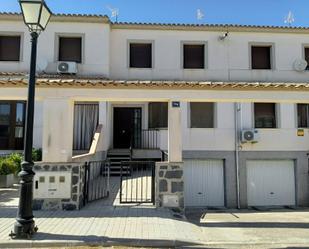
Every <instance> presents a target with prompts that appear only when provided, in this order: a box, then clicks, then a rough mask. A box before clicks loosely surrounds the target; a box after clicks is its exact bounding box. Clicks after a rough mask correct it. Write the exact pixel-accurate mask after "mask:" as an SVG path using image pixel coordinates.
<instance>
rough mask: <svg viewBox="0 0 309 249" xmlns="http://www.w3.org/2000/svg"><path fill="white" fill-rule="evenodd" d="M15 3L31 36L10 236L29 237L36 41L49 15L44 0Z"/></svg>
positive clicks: (26, 0)
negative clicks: (20, 158) (21, 157)
mask: <svg viewBox="0 0 309 249" xmlns="http://www.w3.org/2000/svg"><path fill="white" fill-rule="evenodd" d="M19 4H20V7H21V10H22V14H23V19H24V22H25V24H26V25H27V26H28V28H29V31H30V34H31V62H30V75H29V84H28V100H27V112H26V127H25V141H24V161H23V162H22V163H21V172H20V173H19V177H20V196H19V206H18V212H17V217H16V222H15V224H14V228H13V231H12V232H11V234H10V236H11V237H12V238H30V237H31V236H32V235H33V234H34V233H35V232H36V231H37V227H36V226H35V223H34V220H33V212H32V201H33V177H34V172H33V170H32V169H33V165H34V164H33V161H32V146H33V117H34V97H35V77H36V57H37V41H38V37H39V35H40V33H41V32H42V31H44V30H45V28H46V26H47V24H48V22H49V20H50V17H51V15H52V13H51V11H50V10H49V8H48V7H47V5H46V3H45V1H44V0H19Z"/></svg>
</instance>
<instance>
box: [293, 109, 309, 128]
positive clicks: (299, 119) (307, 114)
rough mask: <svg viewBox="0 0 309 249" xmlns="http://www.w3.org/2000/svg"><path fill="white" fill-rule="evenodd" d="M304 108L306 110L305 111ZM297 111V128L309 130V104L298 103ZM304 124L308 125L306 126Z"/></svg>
mask: <svg viewBox="0 0 309 249" xmlns="http://www.w3.org/2000/svg"><path fill="white" fill-rule="evenodd" d="M302 108H304V110H303V109H302ZM301 109H302V110H301ZM296 111H297V128H305V129H307V128H309V104H302V103H298V104H297V105H296ZM303 115H305V117H303ZM303 119H304V120H303ZM304 123H306V124H305V125H304Z"/></svg>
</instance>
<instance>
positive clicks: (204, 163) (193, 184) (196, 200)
mask: <svg viewBox="0 0 309 249" xmlns="http://www.w3.org/2000/svg"><path fill="white" fill-rule="evenodd" d="M184 181H185V205H186V206H187V207H206V206H213V207H214V206H217V207H222V206H224V170H223V160H185V166H184Z"/></svg>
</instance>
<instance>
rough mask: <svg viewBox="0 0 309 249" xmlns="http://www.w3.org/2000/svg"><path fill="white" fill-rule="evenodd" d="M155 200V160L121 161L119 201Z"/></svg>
mask: <svg viewBox="0 0 309 249" xmlns="http://www.w3.org/2000/svg"><path fill="white" fill-rule="evenodd" d="M154 202H155V162H154V161H127V162H121V172H120V203H152V204H154Z"/></svg>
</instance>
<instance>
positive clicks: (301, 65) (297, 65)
mask: <svg viewBox="0 0 309 249" xmlns="http://www.w3.org/2000/svg"><path fill="white" fill-rule="evenodd" d="M307 66H308V63H307V61H305V60H303V59H297V60H295V61H294V69H295V70H296V71H297V72H302V71H304V70H306V68H307Z"/></svg>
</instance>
